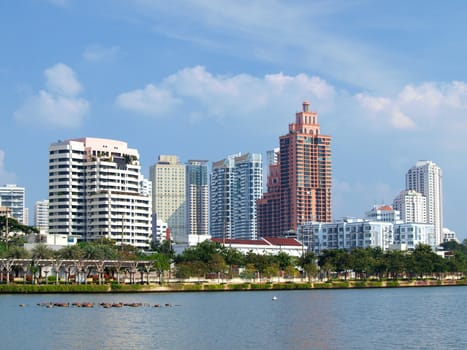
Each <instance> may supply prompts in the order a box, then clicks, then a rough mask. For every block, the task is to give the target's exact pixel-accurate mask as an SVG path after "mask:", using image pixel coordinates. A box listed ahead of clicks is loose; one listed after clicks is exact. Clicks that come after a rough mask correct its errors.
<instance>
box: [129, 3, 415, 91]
mask: <svg viewBox="0 0 467 350" xmlns="http://www.w3.org/2000/svg"><path fill="white" fill-rule="evenodd" d="M176 3H177V5H176V6H174V4H173V2H171V3H170V4H169V3H165V2H157V1H156V2H154V1H147V0H136V1H133V2H132V3H131V5H132V6H131V8H130V7H129V6H128V8H127V12H128V13H129V14H130V15H132V14H133V15H134V14H136V16H137V17H138V18H140V19H143V20H145V21H151V22H154V23H156V25H154V28H155V30H156V31H157V32H158V33H159V34H160V35H166V36H168V37H170V38H175V39H178V40H183V41H190V42H192V43H194V44H196V45H203V46H206V47H208V48H209V49H210V50H217V51H220V52H222V53H223V54H226V53H227V54H232V55H242V57H247V58H249V59H253V60H259V61H261V62H269V63H273V64H277V65H278V66H283V65H284V64H286V65H287V66H292V67H296V68H297V69H301V70H306V71H313V72H319V73H320V74H323V75H324V76H326V77H330V78H331V79H334V80H336V81H344V82H346V83H347V84H350V85H352V86H362V87H364V88H366V89H372V90H373V89H378V88H381V85H385V86H390V87H392V86H398V85H399V81H401V80H402V79H404V78H405V77H406V72H402V73H400V72H398V71H397V70H396V69H392V68H391V66H392V67H395V66H396V65H394V61H397V59H401V60H402V59H404V57H395V53H394V52H387V51H386V50H385V49H384V48H382V47H381V46H378V45H374V44H371V43H366V42H365V37H362V36H355V35H352V34H351V33H348V32H346V31H342V30H341V29H342V17H341V16H344V18H345V16H346V15H352V14H353V13H357V12H358V13H360V12H361V11H362V7H366V6H365V5H364V4H363V5H362V3H361V2H360V1H353V2H340V1H337V2H336V1H328V2H324V1H317V2H316V1H313V2H311V1H308V2H302V3H301V4H300V6H293V5H292V6H291V5H290V4H289V3H288V2H284V1H269V0H258V1H254V2H248V1H239V2H236V1H227V0H219V1H206V0H202V1H196V2H193V1H185V0H179V1H176ZM180 8H183V11H180V10H179V9H180ZM186 13H190V16H189V17H187V16H185V14H186ZM174 22H176V23H177V25H176V26H175V25H173V23H174ZM278 23H280V25H278ZM360 25H361V26H362V27H365V26H370V27H369V28H366V29H367V30H369V31H371V30H372V29H374V28H373V27H378V24H373V25H371V24H370V22H368V21H367V22H365V23H360ZM392 25H394V24H392ZM394 28H395V27H394ZM375 58H377V59H375Z"/></svg>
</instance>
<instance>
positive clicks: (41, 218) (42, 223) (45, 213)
mask: <svg viewBox="0 0 467 350" xmlns="http://www.w3.org/2000/svg"><path fill="white" fill-rule="evenodd" d="M34 226H35V227H36V228H38V229H39V231H40V233H41V234H48V233H49V201H48V200H47V199H46V200H43V201H37V202H36V203H35V205H34Z"/></svg>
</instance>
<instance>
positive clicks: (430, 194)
mask: <svg viewBox="0 0 467 350" xmlns="http://www.w3.org/2000/svg"><path fill="white" fill-rule="evenodd" d="M405 184H406V189H407V190H414V191H417V192H419V193H421V194H422V195H424V196H425V197H426V219H427V222H428V223H430V224H434V225H435V241H436V244H440V243H442V242H443V237H442V235H443V172H442V171H441V168H440V167H439V166H437V165H436V164H435V163H433V162H432V161H428V160H421V161H418V162H417V163H416V164H415V166H413V167H412V168H410V170H409V171H408V172H407V174H406V175H405Z"/></svg>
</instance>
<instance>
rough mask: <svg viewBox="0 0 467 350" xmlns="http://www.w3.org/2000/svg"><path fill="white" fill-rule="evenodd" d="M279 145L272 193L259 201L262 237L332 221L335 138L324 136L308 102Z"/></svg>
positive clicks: (272, 171) (271, 175)
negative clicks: (303, 225)
mask: <svg viewBox="0 0 467 350" xmlns="http://www.w3.org/2000/svg"><path fill="white" fill-rule="evenodd" d="M279 143H280V150H279V159H278V163H277V164H272V165H270V167H269V174H268V190H267V192H266V193H265V194H264V196H263V198H262V199H261V200H260V201H259V202H258V216H259V217H258V225H259V234H260V235H261V236H283V235H287V234H294V233H295V232H296V229H297V227H298V225H300V224H301V223H304V222H309V221H317V222H330V221H331V137H330V136H327V135H322V134H321V132H320V125H319V123H318V114H317V113H316V112H311V111H310V104H309V103H308V102H306V101H305V102H303V105H302V111H301V112H298V113H296V115H295V123H292V124H289V132H288V134H286V135H283V136H281V137H280V138H279Z"/></svg>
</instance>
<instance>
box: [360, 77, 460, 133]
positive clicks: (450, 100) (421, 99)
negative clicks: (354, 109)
mask: <svg viewBox="0 0 467 350" xmlns="http://www.w3.org/2000/svg"><path fill="white" fill-rule="evenodd" d="M354 97H355V100H356V101H357V102H358V104H359V105H360V107H361V108H362V110H363V112H366V114H367V116H368V117H370V118H371V120H373V121H377V122H378V123H380V125H381V126H382V127H387V126H391V127H394V128H398V129H413V128H420V129H424V130H428V129H431V130H433V129H438V130H445V129H448V128H452V127H459V128H461V129H462V130H466V125H465V113H466V111H467V84H466V83H464V82H459V81H453V82H451V83H433V82H426V83H422V84H419V85H407V86H405V87H404V88H402V89H401V91H400V92H399V93H397V94H395V95H394V96H391V97H376V96H370V95H367V94H364V93H359V94H356V95H355V96H354Z"/></svg>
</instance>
